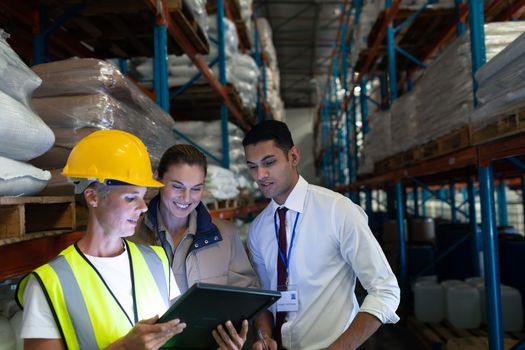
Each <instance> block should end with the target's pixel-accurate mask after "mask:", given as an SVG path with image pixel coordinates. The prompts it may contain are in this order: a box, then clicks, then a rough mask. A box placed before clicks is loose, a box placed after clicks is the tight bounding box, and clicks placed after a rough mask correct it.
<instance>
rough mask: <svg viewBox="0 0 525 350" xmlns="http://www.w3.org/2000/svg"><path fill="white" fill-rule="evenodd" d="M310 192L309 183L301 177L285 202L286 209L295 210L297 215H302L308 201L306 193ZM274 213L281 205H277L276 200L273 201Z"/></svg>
mask: <svg viewBox="0 0 525 350" xmlns="http://www.w3.org/2000/svg"><path fill="white" fill-rule="evenodd" d="M307 191H308V182H307V181H306V180H305V179H304V178H303V177H302V176H301V175H299V180H298V181H297V183H296V184H295V186H294V188H293V189H292V192H290V194H289V195H288V198H286V201H285V202H284V205H283V206H284V207H286V208H288V209H289V210H293V211H295V212H297V213H302V212H303V209H304V201H305V199H306V192H307ZM270 203H271V206H272V212H275V211H276V210H277V208H280V207H281V205H279V204H277V202H276V201H275V200H273V199H272V200H271V202H270Z"/></svg>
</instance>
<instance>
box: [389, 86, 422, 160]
mask: <svg viewBox="0 0 525 350" xmlns="http://www.w3.org/2000/svg"><path fill="white" fill-rule="evenodd" d="M414 106H416V94H415V93H414V92H408V93H406V94H404V95H403V96H401V97H400V98H399V99H397V100H395V101H394V103H393V104H392V108H391V113H392V117H391V124H390V125H391V128H392V130H391V131H390V136H391V137H392V140H391V142H390V144H391V145H392V153H393V154H396V153H399V152H404V151H406V150H408V149H410V148H412V147H413V146H415V144H416V134H417V111H416V109H415V108H414Z"/></svg>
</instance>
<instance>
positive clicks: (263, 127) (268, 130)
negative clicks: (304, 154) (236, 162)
mask: <svg viewBox="0 0 525 350" xmlns="http://www.w3.org/2000/svg"><path fill="white" fill-rule="evenodd" d="M263 141H274V142H275V146H277V147H278V148H280V149H282V150H283V152H284V153H285V154H287V153H288V151H289V150H290V149H291V148H292V147H293V146H294V143H293V139H292V134H291V133H290V130H289V129H288V126H287V125H286V124H285V123H283V122H280V121H278V120H265V121H262V122H260V123H259V124H257V125H255V126H254V127H253V128H252V129H251V130H250V131H248V133H247V134H246V136H245V137H244V139H243V140H242V145H243V146H244V147H246V146H248V145H255V144H256V143H259V142H263Z"/></svg>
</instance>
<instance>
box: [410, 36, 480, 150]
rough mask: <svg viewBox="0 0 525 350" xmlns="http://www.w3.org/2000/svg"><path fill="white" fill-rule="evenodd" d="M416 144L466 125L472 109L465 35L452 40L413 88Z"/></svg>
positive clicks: (468, 59) (468, 45) (470, 79)
mask: <svg viewBox="0 0 525 350" xmlns="http://www.w3.org/2000/svg"><path fill="white" fill-rule="evenodd" d="M415 95H416V101H417V105H416V109H417V115H418V116H417V121H416V123H417V126H418V129H419V130H418V132H417V136H416V141H417V143H418V144H423V143H426V142H428V141H430V140H432V139H435V138H437V137H440V136H442V135H444V134H446V133H447V132H450V131H452V130H455V129H457V128H459V127H461V126H463V125H465V124H467V123H468V116H469V115H470V113H471V111H472V109H473V95H472V78H471V59H470V41H469V36H468V35H466V34H463V35H462V36H460V37H458V38H456V39H455V40H454V41H453V42H452V43H451V44H450V45H449V46H448V47H447V48H446V49H445V50H444V51H443V52H442V54H441V55H440V56H439V57H438V58H436V60H435V61H434V62H432V64H430V65H429V66H428V68H427V69H426V70H425V72H424V75H423V77H422V78H421V79H420V81H419V82H417V84H416V85H415Z"/></svg>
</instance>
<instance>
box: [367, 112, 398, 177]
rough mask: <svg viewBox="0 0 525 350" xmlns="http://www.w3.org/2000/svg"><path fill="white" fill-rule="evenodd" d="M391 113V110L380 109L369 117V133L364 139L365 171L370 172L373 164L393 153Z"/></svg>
mask: <svg viewBox="0 0 525 350" xmlns="http://www.w3.org/2000/svg"><path fill="white" fill-rule="evenodd" d="M390 113H391V112H390V111H379V112H376V113H374V114H373V115H371V116H369V117H368V118H367V121H368V133H367V134H366V135H365V138H364V141H363V154H365V155H366V156H365V164H364V165H363V167H364V168H365V169H362V171H363V173H364V172H365V171H366V172H367V173H368V172H370V170H371V167H372V164H375V163H376V162H378V161H380V160H382V159H385V158H387V157H388V156H391V155H392V154H393V153H392V148H391V144H390V141H391V135H390V130H391V126H390V123H391V114H390ZM363 167H361V166H360V168H363Z"/></svg>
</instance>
